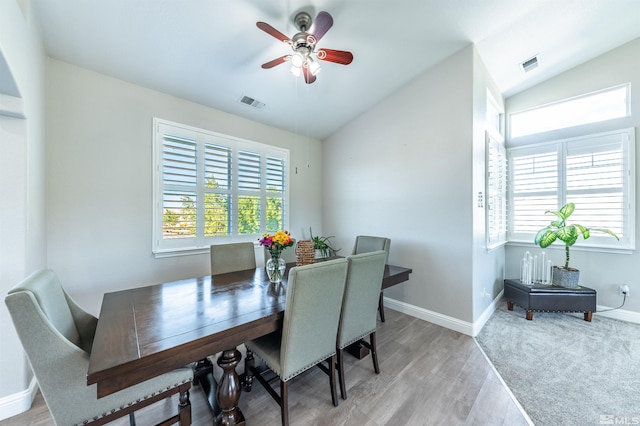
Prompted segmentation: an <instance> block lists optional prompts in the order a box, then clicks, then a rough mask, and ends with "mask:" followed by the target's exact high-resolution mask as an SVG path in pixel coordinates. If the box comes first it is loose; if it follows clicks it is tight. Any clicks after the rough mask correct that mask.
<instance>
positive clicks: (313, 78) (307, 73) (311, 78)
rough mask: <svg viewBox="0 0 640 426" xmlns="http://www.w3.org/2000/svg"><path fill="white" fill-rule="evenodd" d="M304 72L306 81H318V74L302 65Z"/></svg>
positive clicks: (308, 82) (309, 82)
mask: <svg viewBox="0 0 640 426" xmlns="http://www.w3.org/2000/svg"><path fill="white" fill-rule="evenodd" d="M302 73H303V74H304V81H305V82H306V83H307V84H311V83H313V82H314V81H316V76H315V75H313V74H312V73H311V71H310V70H309V67H302Z"/></svg>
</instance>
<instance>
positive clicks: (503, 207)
mask: <svg viewBox="0 0 640 426" xmlns="http://www.w3.org/2000/svg"><path fill="white" fill-rule="evenodd" d="M486 142H487V147H486V153H487V154H486V155H487V160H486V164H487V172H486V173H487V176H486V179H485V182H486V194H487V202H486V207H485V208H486V216H485V217H486V236H487V249H492V248H495V247H498V246H500V245H502V244H504V243H505V242H506V241H507V152H506V149H505V147H504V141H503V140H502V138H500V137H499V135H496V134H494V133H491V132H489V131H487V132H486Z"/></svg>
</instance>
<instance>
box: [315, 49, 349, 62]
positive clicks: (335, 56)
mask: <svg viewBox="0 0 640 426" xmlns="http://www.w3.org/2000/svg"><path fill="white" fill-rule="evenodd" d="M316 55H317V57H318V59H322V60H323V61H329V62H335V63H336V64H342V65H349V64H350V63H351V61H353V54H352V53H351V52H347V51H344V50H334V49H320V50H318V53H317V54H316Z"/></svg>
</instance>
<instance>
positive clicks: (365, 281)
mask: <svg viewBox="0 0 640 426" xmlns="http://www.w3.org/2000/svg"><path fill="white" fill-rule="evenodd" d="M347 260H348V262H349V272H348V273H347V284H346V287H345V292H344V299H343V301H342V311H341V313H340V326H339V328H338V339H337V346H338V348H341V349H343V348H345V347H346V346H348V345H350V344H351V343H353V342H355V341H357V340H359V339H361V338H362V337H365V336H367V335H369V334H370V333H371V332H373V331H375V329H376V315H377V312H378V298H379V297H380V290H381V288H382V278H383V276H384V266H385V261H386V253H385V252H384V250H378V251H374V252H369V253H362V254H355V255H351V256H348V257H347Z"/></svg>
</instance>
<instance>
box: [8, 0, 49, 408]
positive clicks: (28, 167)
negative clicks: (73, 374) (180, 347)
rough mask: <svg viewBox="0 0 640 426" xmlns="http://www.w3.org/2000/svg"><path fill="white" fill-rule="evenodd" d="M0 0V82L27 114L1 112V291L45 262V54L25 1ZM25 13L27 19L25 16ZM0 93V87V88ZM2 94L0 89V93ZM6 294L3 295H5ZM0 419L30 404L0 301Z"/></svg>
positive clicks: (22, 361) (22, 364) (24, 371)
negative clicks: (14, 89) (10, 86)
mask: <svg viewBox="0 0 640 426" xmlns="http://www.w3.org/2000/svg"><path fill="white" fill-rule="evenodd" d="M22 5H23V6H24V7H25V9H24V14H23V10H21V9H20V7H18V4H17V3H16V2H15V1H10V0H2V1H1V2H0V56H2V57H3V59H4V62H6V64H7V65H8V68H9V70H6V69H5V70H3V71H4V72H5V73H9V74H10V75H3V76H2V79H3V81H5V82H6V81H9V80H12V83H13V86H17V88H18V91H19V93H13V94H10V95H12V96H13V97H14V98H18V97H17V96H15V95H17V94H19V95H20V96H19V98H20V99H17V100H19V102H16V103H15V105H17V106H18V108H19V109H21V111H20V113H21V114H22V115H24V116H25V117H26V118H25V119H16V118H7V117H0V198H1V199H2V208H0V294H2V295H4V294H6V293H7V291H8V290H9V289H10V288H11V287H13V286H14V285H15V284H17V283H18V282H19V281H20V280H21V279H22V278H24V277H25V276H26V275H27V274H28V273H30V272H32V271H33V270H35V269H38V268H42V267H45V266H46V251H45V221H44V218H45V196H44V72H45V65H44V53H43V49H42V45H41V42H40V37H39V35H38V33H37V31H36V30H35V29H34V28H32V27H31V26H30V23H29V11H28V4H27V3H25V2H23V3H22ZM25 16H26V19H25ZM0 92H1V91H0ZM0 95H1V94H0ZM3 298H4V296H3ZM0 324H1V326H0V341H1V342H2V343H1V345H0V419H2V418H5V417H8V416H11V415H13V414H17V413H18V412H20V411H24V410H25V409H27V408H28V407H29V406H30V403H31V395H29V393H28V388H29V384H30V382H31V378H32V374H31V371H30V368H29V364H28V362H27V360H26V358H25V357H24V353H23V351H22V347H21V346H20V343H19V340H18V338H17V335H16V333H15V331H14V328H13V326H12V324H11V319H10V317H9V313H8V311H7V309H6V306H5V304H4V303H2V304H0Z"/></svg>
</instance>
